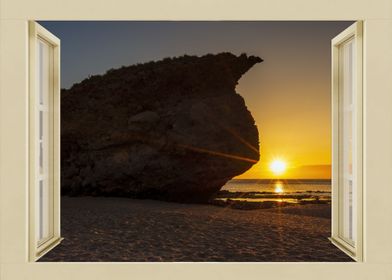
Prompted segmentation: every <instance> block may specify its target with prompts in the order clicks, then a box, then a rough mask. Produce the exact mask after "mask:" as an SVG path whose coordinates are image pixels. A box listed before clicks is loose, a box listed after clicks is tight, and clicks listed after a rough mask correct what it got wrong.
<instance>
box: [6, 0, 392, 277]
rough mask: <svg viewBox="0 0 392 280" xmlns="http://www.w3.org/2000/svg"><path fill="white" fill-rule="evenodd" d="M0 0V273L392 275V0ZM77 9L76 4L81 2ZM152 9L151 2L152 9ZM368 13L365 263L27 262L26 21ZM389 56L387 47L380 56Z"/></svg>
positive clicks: (270, 17)
mask: <svg viewBox="0 0 392 280" xmlns="http://www.w3.org/2000/svg"><path fill="white" fill-rule="evenodd" d="M221 4H222V3H220V2H218V1H214V0H210V1H192V0H183V1H174V2H173V1H172V2H170V5H168V2H167V1H155V2H154V3H152V2H151V1H126V0H119V1H118V2H116V5H113V3H111V2H109V1H105V0H103V1H101V2H98V3H97V1H95V0H84V1H77V0H68V1H62V2H58V1H51V0H30V1H27V0H0V8H1V9H0V278H1V279H2V280H4V279H5V280H15V279H31V280H45V279H57V280H63V279H64V280H65V279H70V278H75V279H94V280H104V279H119V280H122V279H124V280H125V279H129V277H130V275H132V277H135V278H137V279H154V278H160V279H183V278H184V276H185V277H187V278H188V279H190V280H193V279H195V280H196V279H227V280H237V279H239V278H247V279H259V278H260V275H263V277H267V278H269V279H272V280H275V279H279V280H280V279H293V280H295V279H301V280H310V279H315V278H317V279H319V280H329V279H358V280H365V279H377V280H390V279H391V275H392V243H391V242H390V236H391V233H392V220H391V219H390V215H389V213H392V204H391V203H390V197H392V188H390V185H389V184H388V183H386V182H391V181H392V172H391V167H390V166H391V164H390V154H391V153H392V145H390V143H392V128H391V126H390V123H389V122H388V121H386V120H389V119H391V118H392V111H391V110H390V104H392V95H391V94H390V92H391V90H392V79H391V78H390V73H392V55H391V53H390V51H391V49H392V37H391V36H388V34H390V32H391V31H392V13H391V11H392V9H391V8H392V3H391V2H390V0H373V1H370V0H364V1H356V0H344V1H341V2H339V5H331V2H330V1H326V0H317V1H315V0H296V1H290V0H282V1H271V0H260V1H251V0H244V1H242V2H239V1H231V0H228V1H227V2H225V5H221ZM76 7H77V8H76ZM151 7H154V9H151ZM358 19H361V20H363V21H364V115H363V117H364V119H363V120H364V149H363V152H364V155H363V157H364V176H363V178H364V212H363V213H364V222H365V225H364V230H365V233H366V234H365V235H364V238H365V241H366V242H365V243H364V245H365V246H364V256H365V261H364V262H361V263H344V264H343V263H225V264H217V263H207V264H203V263H31V262H29V261H28V257H27V256H28V253H27V252H28V246H27V242H28V239H27V236H28V217H27V215H28V209H27V207H28V197H27V190H28V179H27V176H28V150H27V147H28V143H27V142H28V133H27V132H28V125H27V124H28V112H27V111H28V101H27V100H28V42H27V40H28V21H29V20H299V21H303V20H358ZM382 54H383V55H382Z"/></svg>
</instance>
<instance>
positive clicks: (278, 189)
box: [274, 182, 283, 193]
mask: <svg viewBox="0 0 392 280" xmlns="http://www.w3.org/2000/svg"><path fill="white" fill-rule="evenodd" d="M274 192H275V193H283V184H282V183H280V182H277V183H276V184H275V190H274Z"/></svg>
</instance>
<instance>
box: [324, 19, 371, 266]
mask: <svg viewBox="0 0 392 280" xmlns="http://www.w3.org/2000/svg"><path fill="white" fill-rule="evenodd" d="M362 29H363V24H362V22H361V21H357V22H355V23H354V24H352V25H351V26H349V27H348V28H347V29H345V30H344V31H343V32H341V33H340V34H339V35H337V36H336V37H335V38H333V40H332V41H331V51H332V54H331V59H332V67H331V68H332V72H331V83H332V84H331V89H332V180H331V182H332V220H331V221H332V228H331V238H330V240H331V242H332V243H333V244H334V245H336V246H337V247H338V248H339V249H341V250H342V251H344V252H345V253H346V254H348V255H349V256H350V257H352V258H353V259H354V260H356V261H362V260H363V172H362V171H363V121H362V118H363V105H362V103H363V62H362V60H363V54H362V45H363V40H362V36H363V32H362ZM350 39H353V40H354V42H355V45H354V46H355V47H354V48H355V57H354V59H355V67H354V69H353V71H354V76H355V87H356V91H355V92H354V96H353V103H352V106H353V112H354V114H353V123H354V127H353V130H352V133H353V141H354V144H353V148H352V149H353V153H352V154H353V158H352V161H353V175H352V176H353V182H355V188H356V196H355V204H354V205H355V206H356V209H355V211H356V223H355V225H356V228H354V229H353V230H354V231H355V233H356V243H355V244H353V243H352V242H350V241H349V240H347V239H346V238H344V237H342V236H341V230H342V223H343V222H342V220H341V215H342V211H343V210H342V209H341V205H342V199H341V194H342V189H343V186H342V185H341V181H340V180H341V177H342V174H341V170H340V162H341V160H342V152H341V150H342V148H343V147H341V143H340V137H341V123H340V121H341V118H342V116H341V115H342V114H341V111H340V100H341V98H342V93H341V80H340V79H341V67H342V63H343V62H342V58H341V56H340V48H341V47H342V46H343V45H344V44H345V43H346V42H347V41H349V40H350Z"/></svg>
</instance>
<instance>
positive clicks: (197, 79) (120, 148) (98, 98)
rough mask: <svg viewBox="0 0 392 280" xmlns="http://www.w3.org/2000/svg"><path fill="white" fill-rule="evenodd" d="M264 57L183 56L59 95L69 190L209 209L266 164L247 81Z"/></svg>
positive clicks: (121, 72)
mask: <svg viewBox="0 0 392 280" xmlns="http://www.w3.org/2000/svg"><path fill="white" fill-rule="evenodd" d="M261 61H262V59H260V58H259V57H255V56H247V55H245V54H242V55H240V56H235V55H233V54H230V53H221V54H217V55H211V54H209V55H205V56H202V57H197V56H187V55H185V56H182V57H177V58H166V59H163V60H161V61H157V62H148V63H144V64H137V65H133V66H129V67H122V68H120V69H116V70H109V71H108V72H107V73H106V74H104V75H97V76H92V77H89V78H88V79H85V80H84V81H82V82H81V83H78V84H75V85H73V86H72V88H70V89H68V90H62V99H61V100H62V103H61V115H62V119H61V128H62V132H61V153H62V154H61V175H62V193H63V194H68V195H100V196H129V197H138V198H151V199H162V200H171V201H179V202H204V201H207V200H208V199H209V197H210V196H211V195H212V194H214V193H215V192H216V191H218V190H219V189H220V188H221V187H222V186H223V185H224V184H225V183H226V182H227V181H228V180H230V179H231V178H233V177H234V176H236V175H239V174H241V173H243V172H245V171H246V170H247V169H249V168H250V167H251V166H252V165H253V164H254V163H256V162H257V161H258V160H259V141H258V131H257V127H256V125H255V122H254V119H253V117H252V115H251V113H250V112H249V111H248V110H247V107H246V105H245V102H244V100H243V98H242V97H241V96H240V95H239V94H237V93H236V92H235V87H236V85H237V83H238V80H239V79H240V78H241V76H242V75H243V74H244V73H246V72H247V71H248V70H249V69H250V68H251V67H252V66H253V65H255V64H256V63H259V62H261Z"/></svg>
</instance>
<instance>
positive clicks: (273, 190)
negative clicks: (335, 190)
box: [218, 179, 331, 203]
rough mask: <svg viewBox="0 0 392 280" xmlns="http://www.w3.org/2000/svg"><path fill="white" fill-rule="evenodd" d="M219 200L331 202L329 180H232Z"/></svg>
mask: <svg viewBox="0 0 392 280" xmlns="http://www.w3.org/2000/svg"><path fill="white" fill-rule="evenodd" d="M218 199H220V200H227V199H230V200H241V201H249V202H265V201H275V202H287V203H304V202H306V201H308V202H312V201H316V202H320V201H321V202H322V201H330V200H331V180H329V179H286V180H276V179H233V180H230V181H229V182H227V183H226V185H224V186H223V187H222V188H221V194H220V196H219V198H218Z"/></svg>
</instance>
